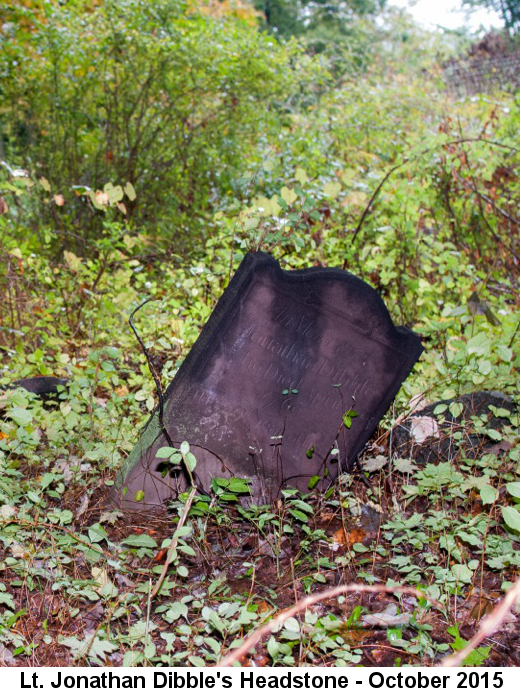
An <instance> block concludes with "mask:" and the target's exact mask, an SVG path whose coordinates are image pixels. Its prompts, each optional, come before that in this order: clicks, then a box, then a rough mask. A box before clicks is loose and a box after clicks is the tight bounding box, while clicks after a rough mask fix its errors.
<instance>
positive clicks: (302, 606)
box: [217, 584, 443, 667]
mask: <svg viewBox="0 0 521 695" xmlns="http://www.w3.org/2000/svg"><path fill="white" fill-rule="evenodd" d="M349 591H353V592H360V593H366V594H379V593H380V592H385V593H386V594H412V595H413V596H417V597H418V598H423V599H426V600H427V601H430V602H431V603H432V604H433V605H434V606H436V607H437V608H440V609H443V606H442V605H441V604H440V603H439V602H438V601H436V600H435V599H433V598H431V597H430V596H428V595H427V594H426V593H425V592H423V591H420V589H413V588H412V587H407V586H387V585H386V584H374V585H373V586H367V585H365V584H341V585H340V586H337V587H335V588H334V589H329V590H328V591H323V592H322V593H320V594H312V595H311V596H306V597H305V598H303V599H301V600H300V601H298V602H297V603H296V604H295V605H293V606H291V608H288V609H287V610H285V611H282V613H279V614H278V615H277V616H275V617H274V618H273V619H272V620H270V622H269V623H266V625H262V627H260V628H258V630H255V632H253V633H252V634H251V635H250V636H249V637H247V638H246V639H245V640H244V642H243V643H242V644H241V646H240V647H237V649H234V650H233V651H232V652H230V653H229V654H227V655H226V656H225V657H224V659H221V661H220V662H219V663H218V664H217V666H219V667H221V666H232V665H233V664H234V663H235V662H236V661H238V660H239V659H240V657H241V656H244V654H247V653H248V652H249V650H250V649H251V648H252V647H254V646H255V645H256V644H257V642H258V641H259V640H260V639H261V638H262V637H264V636H265V635H268V634H270V633H271V632H273V631H274V630H276V629H277V628H278V627H279V626H280V625H282V624H283V623H285V622H286V620H288V618H292V617H293V616H294V615H297V613H300V612H301V611H304V610H306V608H309V606H313V605H314V604H315V603H320V602H321V601H327V600H328V599H330V598H335V596H340V594H346V593H348V592H349Z"/></svg>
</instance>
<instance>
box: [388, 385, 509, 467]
mask: <svg viewBox="0 0 521 695" xmlns="http://www.w3.org/2000/svg"><path fill="white" fill-rule="evenodd" d="M454 404H457V405H458V408H457V410H455V411H454V412H456V413H459V414H457V415H453V414H452V412H451V407H452V406H453V405H454ZM514 411H515V404H514V401H513V400H512V399H511V398H509V397H508V396H506V395H505V394H503V393H500V392H499V391H475V392H473V393H466V394H464V395H463V396H459V397H458V398H453V399H450V400H444V401H437V402H436V403H431V404H430V405H427V406H426V407H424V408H422V409H421V410H417V411H415V412H414V413H412V414H411V415H410V416H409V417H408V418H407V419H405V420H404V421H403V422H401V423H400V424H399V425H398V427H396V428H395V430H394V431H393V441H392V449H393V453H394V454H395V455H396V456H397V457H398V458H410V459H412V460H413V461H415V462H416V463H438V462H440V461H452V460H454V459H458V458H478V457H479V456H482V455H484V454H488V453H495V454H496V455H498V454H500V453H501V452H502V451H508V449H509V448H510V447H511V444H509V442H507V441H504V440H501V439H500V440H499V441H498V440H494V439H491V438H490V437H489V436H488V435H487V432H486V430H496V431H499V432H501V430H502V429H503V427H504V426H505V425H508V424H509V423H510V420H509V417H510V415H511V414H514ZM462 433H464V436H461V434H462ZM454 435H456V436H454Z"/></svg>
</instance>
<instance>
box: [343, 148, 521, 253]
mask: <svg viewBox="0 0 521 695" xmlns="http://www.w3.org/2000/svg"><path fill="white" fill-rule="evenodd" d="M472 142H482V143H484V144H486V145H493V146H495V147H504V148H506V149H508V150H511V151H517V148H516V147H510V145H502V144H501V143H498V142H495V141H494V140H487V139H486V138H484V137H477V138H464V137H462V138H459V139H458V140H450V141H449V142H444V143H442V144H441V145H437V146H436V147H428V148H427V149H426V150H423V151H422V152H420V153H419V154H417V155H415V156H413V157H406V158H405V159H403V160H402V161H401V162H400V163H399V164H396V165H395V166H393V167H391V169H389V171H388V172H387V173H386V174H385V176H384V177H383V179H382V180H381V181H380V183H379V184H378V186H377V187H376V189H375V190H374V192H373V195H372V196H371V198H370V199H369V202H368V203H367V205H366V208H365V210H364V211H363V213H362V217H361V218H360V221H359V222H358V224H357V226H356V229H355V230H354V232H353V241H354V240H355V239H356V237H357V235H358V232H359V231H360V229H361V228H362V225H363V224H364V221H365V218H366V217H367V215H368V214H369V212H370V211H371V208H372V206H373V203H374V201H375V200H376V198H377V197H378V194H379V193H380V191H381V189H382V187H383V185H384V184H385V183H386V181H387V180H388V179H389V177H390V176H391V175H392V174H394V172H395V171H396V170H397V169H401V167H403V166H405V165H406V164H408V163H409V162H416V161H418V159H421V158H422V157H424V156H425V155H426V154H430V153H431V152H434V151H436V150H437V149H438V148H439V147H450V146H452V145H462V144H464V143H472ZM509 250H511V249H509Z"/></svg>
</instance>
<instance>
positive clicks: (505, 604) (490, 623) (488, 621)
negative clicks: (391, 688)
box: [440, 579, 520, 666]
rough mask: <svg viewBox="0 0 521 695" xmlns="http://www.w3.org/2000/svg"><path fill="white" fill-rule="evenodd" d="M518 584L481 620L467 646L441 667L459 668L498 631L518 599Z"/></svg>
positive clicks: (442, 663)
mask: <svg viewBox="0 0 521 695" xmlns="http://www.w3.org/2000/svg"><path fill="white" fill-rule="evenodd" d="M519 582H520V580H519V579H518V580H517V582H516V583H515V584H514V586H512V587H510V589H509V590H508V592H507V594H506V596H505V598H504V599H503V600H502V601H501V602H500V603H498V605H497V606H496V607H495V608H494V610H493V611H492V613H490V615H488V616H487V617H486V618H484V619H483V622H482V623H481V627H480V629H479V630H478V631H477V632H476V634H475V635H474V637H472V639H470V640H469V642H468V644H467V646H466V647H464V648H463V649H462V650H461V651H459V652H456V653H455V654H451V655H450V656H447V657H445V659H443V661H442V662H441V664H440V665H441V666H459V665H460V664H461V663H462V662H463V661H464V660H465V659H466V658H467V657H468V656H469V654H470V653H471V652H472V651H474V649H476V647H478V646H479V645H480V644H481V643H482V642H483V640H484V639H485V638H486V637H488V636H489V635H493V634H494V632H496V631H497V630H498V628H499V626H500V625H501V623H502V622H503V621H504V620H505V618H506V617H507V614H508V611H509V610H510V607H511V606H512V605H513V604H514V602H515V601H516V599H519V586H520V583H519Z"/></svg>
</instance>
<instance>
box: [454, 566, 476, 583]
mask: <svg viewBox="0 0 521 695" xmlns="http://www.w3.org/2000/svg"><path fill="white" fill-rule="evenodd" d="M451 570H452V574H453V575H454V577H455V578H456V579H457V580H458V581H459V582H463V583H464V584H470V583H471V582H472V577H473V576H474V572H472V570H470V569H469V568H468V567H467V565H460V564H455V565H452V567H451Z"/></svg>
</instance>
